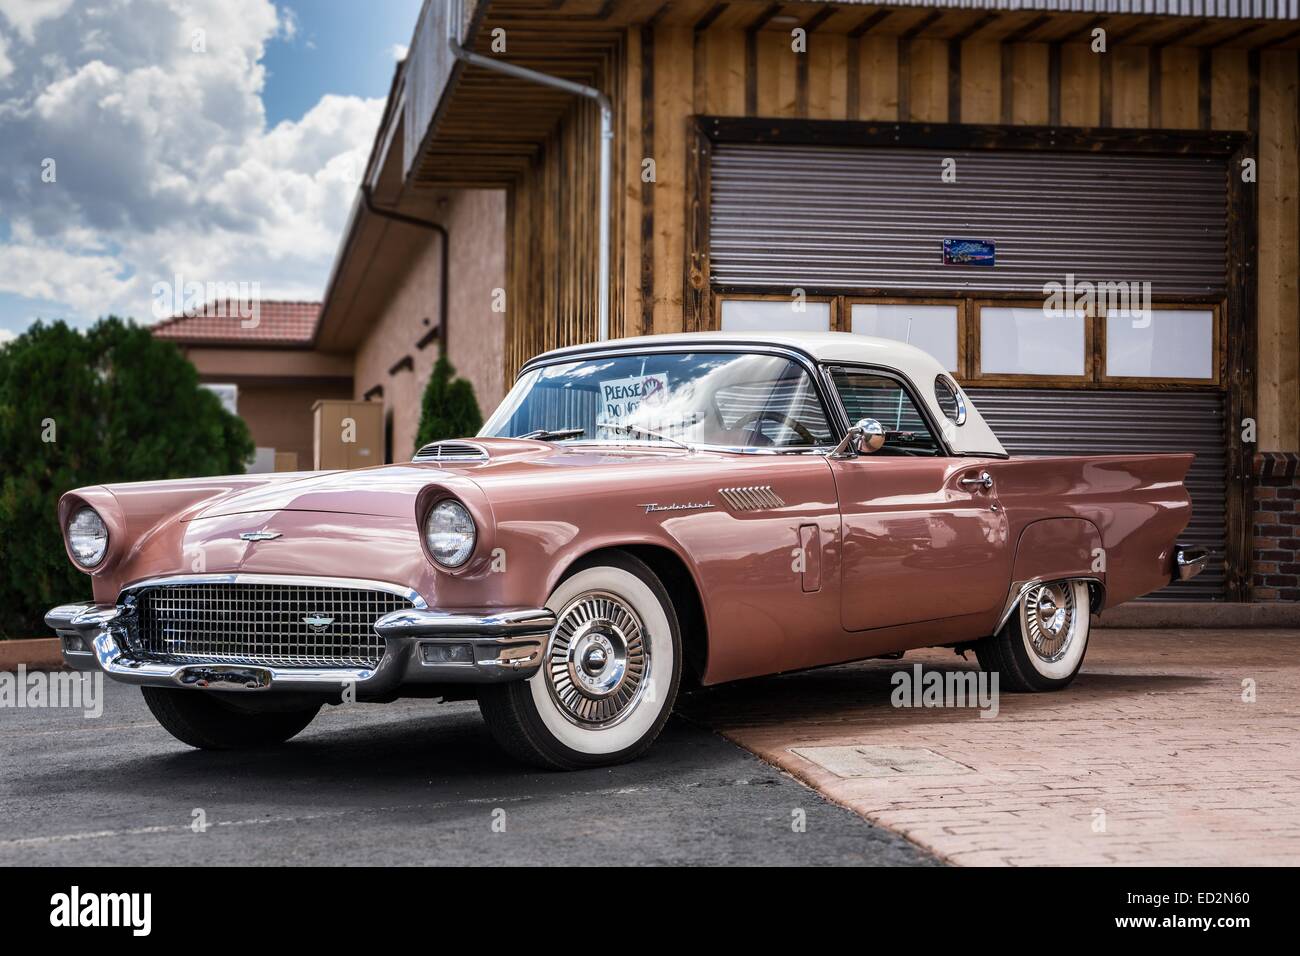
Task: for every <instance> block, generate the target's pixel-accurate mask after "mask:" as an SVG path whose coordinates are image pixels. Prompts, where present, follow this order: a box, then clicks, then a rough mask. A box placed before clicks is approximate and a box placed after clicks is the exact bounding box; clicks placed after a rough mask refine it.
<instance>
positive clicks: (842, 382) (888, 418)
mask: <svg viewBox="0 0 1300 956" xmlns="http://www.w3.org/2000/svg"><path fill="white" fill-rule="evenodd" d="M831 380H832V381H833V382H834V383H835V390H836V391H837V392H838V393H839V396H840V401H841V402H843V403H844V411H845V412H846V413H847V414H848V416H849V421H850V422H856V421H858V420H859V419H862V418H874V419H875V420H876V421H878V422H880V424H881V425H882V426H884V429H885V445H884V447H883V448H881V449H880V451H878V452H876V454H877V455H930V456H933V455H942V454H943V446H942V445H941V444H940V443H939V442H938V440H937V439H936V438H935V436H934V433H933V432H932V431H930V427H929V426H928V425H927V424H926V423H925V417H924V416H923V415H922V414H921V412H920V411H919V410H918V409H917V407H916V403H915V402H913V401H912V397H911V396H910V395H908V394H907V390H906V389H905V388H903V386H902V384H901V383H900V382H898V381H897V380H896V379H893V378H890V377H888V376H886V375H879V374H874V373H871V372H856V371H853V370H851V369H843V368H837V369H832V370H831Z"/></svg>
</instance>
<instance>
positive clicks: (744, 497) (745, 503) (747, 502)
mask: <svg viewBox="0 0 1300 956" xmlns="http://www.w3.org/2000/svg"><path fill="white" fill-rule="evenodd" d="M718 495H719V496H720V497H721V498H722V500H723V501H725V502H726V503H727V504H729V505H730V506H731V508H732V510H733V511H762V510H763V509H765V508H784V507H785V500H784V499H783V498H782V497H781V496H780V495H778V494H777V493H776V492H775V491H773V490H772V486H771V485H742V486H740V487H738V488H719V489H718Z"/></svg>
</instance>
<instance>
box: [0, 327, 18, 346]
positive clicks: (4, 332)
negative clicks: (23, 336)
mask: <svg viewBox="0 0 1300 956" xmlns="http://www.w3.org/2000/svg"><path fill="white" fill-rule="evenodd" d="M16 338H18V336H17V335H16V334H15V333H13V332H10V331H9V330H8V329H0V345H4V344H5V343H6V342H12V341H13V340H14V339H16Z"/></svg>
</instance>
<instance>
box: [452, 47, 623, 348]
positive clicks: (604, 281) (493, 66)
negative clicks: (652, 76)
mask: <svg viewBox="0 0 1300 956" xmlns="http://www.w3.org/2000/svg"><path fill="white" fill-rule="evenodd" d="M448 44H449V45H450V47H451V52H452V55H453V56H455V57H456V59H458V60H463V61H464V62H466V63H469V64H472V65H473V66H481V67H483V69H485V70H495V71H496V72H497V73H504V74H506V75H507V76H513V77H515V78H516V79H520V80H527V81H528V82H530V83H539V84H541V85H542V86H550V87H553V88H555V89H557V90H564V91H565V92H567V93H572V94H574V95H575V96H585V97H586V98H587V99H590V100H595V101H596V104H597V105H598V106H599V107H600V213H599V216H598V219H599V221H600V239H599V242H600V254H599V265H598V267H597V269H598V272H599V278H598V281H597V285H598V290H599V291H598V293H597V294H598V295H599V297H600V301H599V302H598V303H597V312H596V315H597V322H596V324H597V332H596V339H597V341H600V342H604V341H605V340H606V339H608V338H609V264H610V259H611V252H610V240H611V237H610V222H609V220H610V213H609V191H610V182H611V180H612V179H613V161H614V152H613V141H614V109H613V107H612V106H611V105H610V102H609V97H608V96H606V95H605V94H604V93H602V92H601V91H600V90H598V89H596V88H595V87H591V86H585V85H583V84H582V83H575V82H573V81H572V80H566V79H563V78H562V77H558V76H551V75H550V74H547V73H539V72H538V71H537V70H530V69H528V68H527V67H524V66H517V65H515V64H514V63H507V62H506V61H504V60H496V59H493V58H492V57H490V56H483V55H481V54H479V53H474V52H472V51H470V50H466V49H465V48H464V47H462V46H461V45H460V40H459V37H457V36H455V35H452V36H451V37H449V38H448Z"/></svg>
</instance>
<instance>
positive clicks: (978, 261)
mask: <svg viewBox="0 0 1300 956" xmlns="http://www.w3.org/2000/svg"><path fill="white" fill-rule="evenodd" d="M996 249H997V247H996V245H995V244H994V243H993V240H992V239H945V240H944V241H943V264H944V265H946V266H992V265H993V263H994V258H995V253H996Z"/></svg>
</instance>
